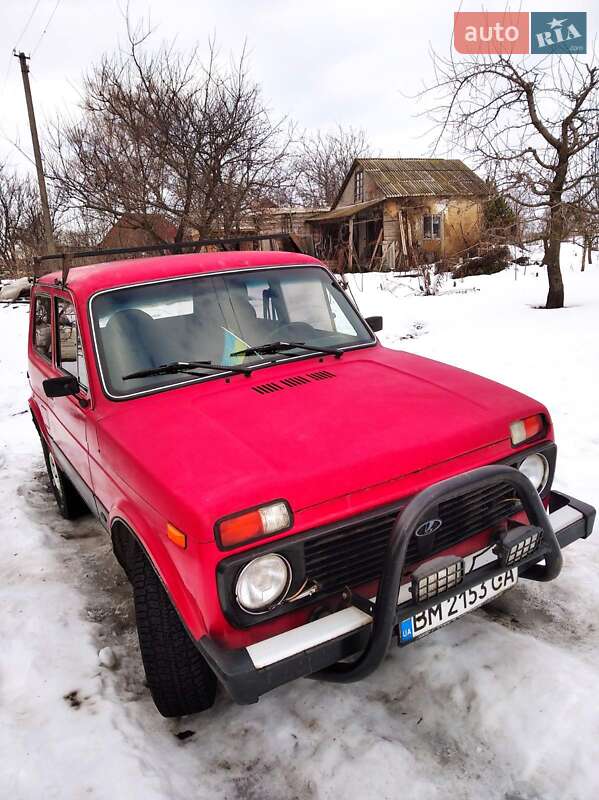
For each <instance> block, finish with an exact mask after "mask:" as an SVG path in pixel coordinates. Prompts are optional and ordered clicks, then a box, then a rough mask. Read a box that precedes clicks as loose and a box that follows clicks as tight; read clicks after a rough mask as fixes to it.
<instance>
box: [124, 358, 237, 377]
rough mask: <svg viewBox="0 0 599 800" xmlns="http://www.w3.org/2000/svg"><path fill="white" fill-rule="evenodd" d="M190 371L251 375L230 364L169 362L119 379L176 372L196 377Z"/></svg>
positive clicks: (195, 373)
mask: <svg viewBox="0 0 599 800" xmlns="http://www.w3.org/2000/svg"><path fill="white" fill-rule="evenodd" d="M192 369H205V370H216V371H217V372H239V373H240V374H241V375H250V374H251V370H250V369H248V368H247V367H241V366H237V365H232V364H231V365H227V364H213V363H212V361H171V362H170V363H169V364H161V365H160V366H159V367H152V368H151V369H140V370H139V371H138V372H130V373H129V374H128V375H123V376H122V378H121V379H122V380H124V381H128V380H130V379H131V378H150V377H152V376H153V375H175V374H176V373H178V372H184V373H188V374H189V375H198V373H197V372H191V370H192Z"/></svg>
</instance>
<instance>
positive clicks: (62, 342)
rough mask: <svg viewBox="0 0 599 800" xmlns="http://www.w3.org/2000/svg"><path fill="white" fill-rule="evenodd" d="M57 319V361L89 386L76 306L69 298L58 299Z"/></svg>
mask: <svg viewBox="0 0 599 800" xmlns="http://www.w3.org/2000/svg"><path fill="white" fill-rule="evenodd" d="M56 320H57V336H56V344H57V347H56V350H57V352H56V363H57V365H58V366H59V367H60V369H63V370H65V372H69V373H70V374H71V375H74V376H75V377H76V378H77V380H78V381H79V383H80V384H81V385H82V386H84V387H87V385H88V384H87V369H86V367H85V358H84V357H83V348H82V346H81V337H80V336H79V328H78V326H77V317H76V315H75V307H74V306H73V304H72V303H71V302H70V301H69V300H63V299H62V298H58V299H57V300H56Z"/></svg>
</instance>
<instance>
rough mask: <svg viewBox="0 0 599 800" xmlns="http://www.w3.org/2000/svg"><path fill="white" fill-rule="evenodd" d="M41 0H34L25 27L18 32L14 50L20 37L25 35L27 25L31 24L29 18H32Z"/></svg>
mask: <svg viewBox="0 0 599 800" xmlns="http://www.w3.org/2000/svg"><path fill="white" fill-rule="evenodd" d="M41 1H42V0H36V2H35V4H34V6H33V8H32V10H31V14H30V15H29V16H28V17H27V22H26V23H25V27H24V28H23V30H22V31H21V33H20V34H19V38H18V39H17V41H16V42H15V50H16V49H17V47H18V46H19V42H20V41H21V39H22V38H23V36H25V34H26V33H27V28H28V27H29V25H30V24H31V20H32V19H33V16H34V14H35V12H36V11H37V8H38V6H39V4H40V3H41Z"/></svg>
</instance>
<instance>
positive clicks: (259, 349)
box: [229, 342, 343, 358]
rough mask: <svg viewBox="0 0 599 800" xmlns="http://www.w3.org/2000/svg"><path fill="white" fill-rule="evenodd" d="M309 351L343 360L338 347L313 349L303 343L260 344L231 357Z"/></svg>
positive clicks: (239, 351) (237, 352) (235, 353)
mask: <svg viewBox="0 0 599 800" xmlns="http://www.w3.org/2000/svg"><path fill="white" fill-rule="evenodd" d="M296 348H298V349H300V350H307V351H308V352H309V353H329V354H330V355H333V356H335V358H341V356H342V355H343V350H339V349H338V348H336V347H315V346H314V347H313V346H312V345H309V344H304V343H303V342H266V343H265V344H258V345H256V347H246V348H245V349H244V350H236V351H235V352H234V353H230V354H229V355H230V356H260V355H263V354H264V355H268V353H284V352H285V351H287V350H295V349H296Z"/></svg>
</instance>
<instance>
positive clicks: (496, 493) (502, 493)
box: [304, 483, 518, 592]
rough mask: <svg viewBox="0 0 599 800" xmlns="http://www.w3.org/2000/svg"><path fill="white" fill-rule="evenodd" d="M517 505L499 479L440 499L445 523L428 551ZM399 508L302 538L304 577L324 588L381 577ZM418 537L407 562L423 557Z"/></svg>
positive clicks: (458, 538) (483, 525) (470, 532)
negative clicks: (494, 482) (495, 482)
mask: <svg viewBox="0 0 599 800" xmlns="http://www.w3.org/2000/svg"><path fill="white" fill-rule="evenodd" d="M517 509H518V501H517V499H516V498H515V497H514V493H513V491H512V489H511V488H510V486H509V484H506V483H497V484H495V485H494V486H492V487H490V488H489V487H487V488H486V489H476V490H474V491H471V492H467V493H465V494H463V495H460V496H459V497H456V498H452V499H451V500H445V501H444V502H442V503H439V506H438V509H437V511H436V513H432V514H431V515H430V516H431V517H438V518H439V519H440V520H441V521H442V522H443V525H442V527H441V528H440V529H439V531H438V532H437V533H436V535H435V543H434V546H433V548H432V549H431V550H430V552H429V553H428V554H427V555H426V558H428V557H429V556H431V555H433V554H435V553H439V552H440V551H441V550H445V549H446V548H448V547H451V546H453V545H455V544H457V543H458V542H462V541H463V540H464V539H467V538H468V537H470V536H472V535H474V534H475V533H479V532H480V531H484V530H486V529H487V528H490V527H492V526H493V525H495V524H497V523H498V522H500V521H501V520H503V519H505V518H506V517H509V516H511V515H512V514H514V513H515V511H517ZM397 513H398V512H397V511H393V512H387V513H385V514H382V515H380V516H375V517H370V518H369V519H368V520H363V521H361V522H360V521H357V522H356V521H354V522H348V524H347V526H344V527H342V528H340V529H338V530H336V531H334V532H333V533H327V534H325V535H322V536H318V537H315V538H314V539H308V540H306V541H305V542H304V558H305V564H306V576H307V577H309V578H312V579H313V580H315V581H317V582H318V583H319V584H320V586H321V587H322V589H323V591H325V592H334V591H337V590H338V589H342V588H343V587H344V586H360V585H361V584H364V583H369V582H370V581H373V580H376V579H377V578H379V577H380V575H381V572H382V567H383V559H384V557H385V552H386V549H387V543H388V541H389V536H390V534H391V529H392V528H393V524H394V522H395V519H396V517H397ZM422 558H423V557H422V556H421V555H419V553H418V545H417V542H416V540H415V537H412V539H411V541H410V545H409V547H408V552H407V555H406V566H410V565H411V564H414V563H416V562H417V561H421V560H422Z"/></svg>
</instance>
